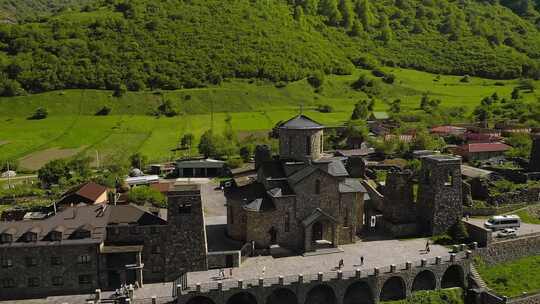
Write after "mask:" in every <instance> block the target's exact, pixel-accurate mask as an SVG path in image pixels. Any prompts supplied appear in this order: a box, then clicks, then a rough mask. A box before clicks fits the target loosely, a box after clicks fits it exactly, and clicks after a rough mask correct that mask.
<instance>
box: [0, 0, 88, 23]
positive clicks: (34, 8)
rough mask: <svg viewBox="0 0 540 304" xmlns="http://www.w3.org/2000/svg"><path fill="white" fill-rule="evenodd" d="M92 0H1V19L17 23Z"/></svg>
mask: <svg viewBox="0 0 540 304" xmlns="http://www.w3.org/2000/svg"><path fill="white" fill-rule="evenodd" d="M90 2H93V1H92V0H0V20H1V21H3V22H9V23H15V22H18V21H19V20H21V21H24V20H25V19H27V18H36V17H39V16H46V15H49V14H51V13H57V12H60V11H63V10H69V9H71V8H73V9H76V8H78V7H79V6H81V5H84V4H86V3H90Z"/></svg>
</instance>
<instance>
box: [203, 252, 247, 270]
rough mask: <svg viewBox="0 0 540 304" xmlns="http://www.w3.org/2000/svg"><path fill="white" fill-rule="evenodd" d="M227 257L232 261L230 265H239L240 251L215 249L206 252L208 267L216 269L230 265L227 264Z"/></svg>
mask: <svg viewBox="0 0 540 304" xmlns="http://www.w3.org/2000/svg"><path fill="white" fill-rule="evenodd" d="M227 258H229V259H230V260H231V261H232V267H240V264H241V254H240V251H238V250H236V251H216V252H209V253H208V269H218V268H227V267H230V266H228V265H227Z"/></svg>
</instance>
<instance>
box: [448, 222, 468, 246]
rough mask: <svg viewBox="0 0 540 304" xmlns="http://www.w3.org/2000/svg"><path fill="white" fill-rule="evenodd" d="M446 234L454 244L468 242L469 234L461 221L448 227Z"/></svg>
mask: <svg viewBox="0 0 540 304" xmlns="http://www.w3.org/2000/svg"><path fill="white" fill-rule="evenodd" d="M448 234H449V235H450V237H451V238H452V241H453V242H454V244H462V243H466V242H467V241H468V240H469V232H468V231H467V228H465V224H463V222H462V221H458V222H457V223H455V224H454V225H453V226H452V227H450V229H449V231H448Z"/></svg>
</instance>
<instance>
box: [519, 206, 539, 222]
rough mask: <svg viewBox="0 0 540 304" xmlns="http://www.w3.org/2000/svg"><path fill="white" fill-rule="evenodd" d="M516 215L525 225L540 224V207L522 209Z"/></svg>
mask: <svg viewBox="0 0 540 304" xmlns="http://www.w3.org/2000/svg"><path fill="white" fill-rule="evenodd" d="M516 214H517V215H519V217H520V218H521V220H522V221H523V222H524V223H529V224H540V205H536V206H531V207H527V208H524V209H520V210H519V211H518V212H516Z"/></svg>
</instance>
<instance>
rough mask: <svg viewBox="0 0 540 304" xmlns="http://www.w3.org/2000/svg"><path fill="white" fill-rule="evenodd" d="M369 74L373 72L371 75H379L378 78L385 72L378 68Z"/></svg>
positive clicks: (384, 74)
mask: <svg viewBox="0 0 540 304" xmlns="http://www.w3.org/2000/svg"><path fill="white" fill-rule="evenodd" d="M371 74H373V76H375V77H379V78H380V77H384V76H386V73H385V72H383V71H381V70H379V69H374V70H373V71H371Z"/></svg>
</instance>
